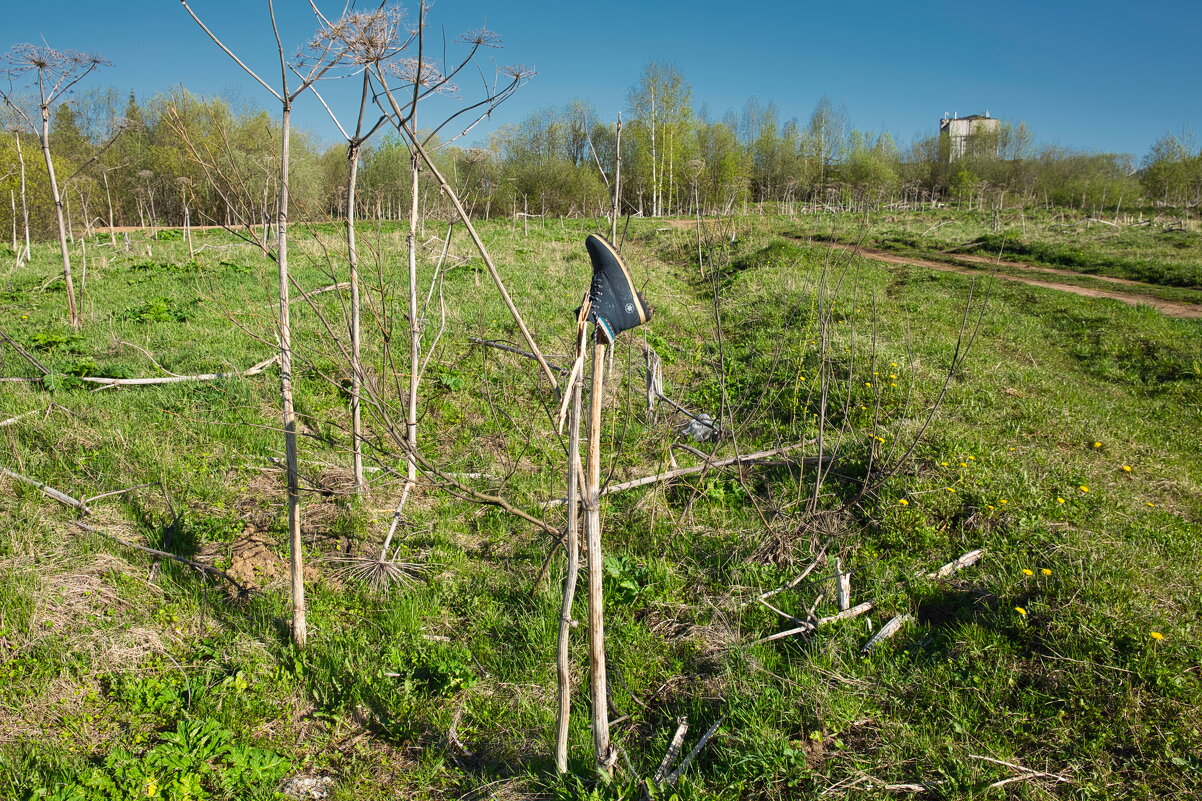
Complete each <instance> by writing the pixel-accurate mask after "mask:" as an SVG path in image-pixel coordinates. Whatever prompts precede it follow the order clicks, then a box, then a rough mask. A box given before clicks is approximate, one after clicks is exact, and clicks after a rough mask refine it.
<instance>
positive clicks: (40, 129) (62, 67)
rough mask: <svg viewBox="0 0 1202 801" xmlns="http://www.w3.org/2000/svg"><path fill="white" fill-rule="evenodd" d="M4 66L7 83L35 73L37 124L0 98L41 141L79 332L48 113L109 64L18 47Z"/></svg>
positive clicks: (70, 309) (70, 310)
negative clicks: (92, 73)
mask: <svg viewBox="0 0 1202 801" xmlns="http://www.w3.org/2000/svg"><path fill="white" fill-rule="evenodd" d="M4 64H5V67H4V70H3V71H4V73H5V74H6V76H7V77H8V79H9V81H14V80H18V79H20V78H23V77H25V76H27V75H30V74H34V73H36V81H37V90H38V93H37V98H38V99H37V104H38V112H39V115H40V120H39V121H38V122H37V123H35V122H34V120H33V119H32V118H31V117H30V116H29V114H28V113H26V111H25V109H23V108H22V107H21V106H20V105H19V104H18V103H17V102H16V101H15V100H14V99H13V97H12V96H11V94H10V93H8V92H4V91H0V98H2V99H3V100H4V102H5V103H7V104H8V105H9V106H10V107H11V108H12V109H13V111H15V112H16V114H17V116H18V117H19V118H20V119H22V120H23V121H24V122H25V124H26V125H28V126H29V128H30V130H32V131H33V132H34V133H36V134H37V135H38V138H39V140H40V141H41V145H42V157H43V158H44V159H45V160H46V177H47V179H48V180H49V183H50V196H51V198H52V199H53V201H54V216H55V222H56V223H57V225H58V243H59V252H60V254H61V255H62V260H63V281H64V283H65V284H66V290H67V317H68V319H69V322H70V323H71V327H72V328H79V327H80V326H81V325H82V323H81V322H80V319H79V309H78V308H77V307H76V300H75V281H74V279H73V278H72V276H71V253H70V251H69V249H68V246H67V225H66V222H65V221H64V219H63V196H62V193H61V192H59V186H58V179H57V178H56V176H55V173H54V158H53V156H51V154H50V109H51V108H52V107H53V106H54V105H55V104H56V103H57V102H59V101H60V100H61V99H62V97H63V95H65V94H66V93H67V92H69V91H71V89H72V88H74V86H75V85H76V84H77V83H79V82H80V81H82V80H83V79H84V78H85V77H87V76H88V75H89V74H91V72H92V71H93V70H95V69H96V68H97V67H100V66H107V65H108V64H109V62H108V61H106V60H105V59H103V58H101V57H100V56H97V55H92V54H89V53H80V52H78V51H75V50H55V49H53V48H51V47H45V46H38V45H32V44H20V45H17V46H16V47H14V48H13V49H12V50H10V51H9V52H8V53H7V54H6V55H5V57H4ZM22 174H24V173H22ZM22 194H24V193H22Z"/></svg>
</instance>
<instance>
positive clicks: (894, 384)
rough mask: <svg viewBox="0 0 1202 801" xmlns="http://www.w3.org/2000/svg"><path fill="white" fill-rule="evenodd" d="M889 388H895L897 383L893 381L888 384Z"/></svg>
mask: <svg viewBox="0 0 1202 801" xmlns="http://www.w3.org/2000/svg"><path fill="white" fill-rule="evenodd" d="M889 386H891V387H896V386H897V382H896V381H894V382H893V383H891V384H889Z"/></svg>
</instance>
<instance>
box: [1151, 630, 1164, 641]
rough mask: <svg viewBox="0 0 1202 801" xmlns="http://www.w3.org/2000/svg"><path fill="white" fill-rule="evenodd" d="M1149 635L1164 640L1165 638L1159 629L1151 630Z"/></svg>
mask: <svg viewBox="0 0 1202 801" xmlns="http://www.w3.org/2000/svg"><path fill="white" fill-rule="evenodd" d="M1148 636H1149V637H1151V638H1152V639H1154V640H1163V639H1164V635H1163V634H1161V633H1160V632H1159V631H1149V632H1148Z"/></svg>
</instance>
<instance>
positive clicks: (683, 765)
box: [664, 715, 726, 787]
mask: <svg viewBox="0 0 1202 801" xmlns="http://www.w3.org/2000/svg"><path fill="white" fill-rule="evenodd" d="M724 720H726V716H725V715H723V716H722V717H720V718H718V721H717V722H716V723H714V725H713V726H710V728H709V731H707V732H706V733H705V734H703V735H701V739H700V740H698V741H697V744H696V745H695V746H693V749H692V750H691V751H689V753H688V754H686V755H685V758H684V759H682V760H680V765H679V766H678V767H677V768H676V770H674V771H672V772H671V773H669V774H668V778H666V779H664V784H665V785H667V786H669V787H671V786H672V785H673V784H676V780H677V779H679V778H680V774H682V773H684V772H685V770H686V769H687V768H688V767H689V765H690V764H692V762H693V760H694V759H696V758H697V755H698V754H700V753H701V749H702V748H705V744H706V743H708V742H709V741H710V738H711V737H713V736H714V734H715V733H716V732H717V731H718V727H719V726H721V725H722V722H723V721H724Z"/></svg>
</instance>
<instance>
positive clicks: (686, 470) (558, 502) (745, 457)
mask: <svg viewBox="0 0 1202 801" xmlns="http://www.w3.org/2000/svg"><path fill="white" fill-rule="evenodd" d="M806 444H807V443H804V442H799V443H797V444H796V445H786V446H785V447H783V448H774V449H772V450H770V451H759V452H757V453H748V454H741V455H739V456H730V457H727V458H725V459H715V460H712V461H707V462H706V463H705V464H701V465H697V466H695V467H680V468H677V469H675V470H669V471H667V472H665V473H657V474H656V475H654V476H646V477H645V478H636V479H634V480H632V481H625V482H623V483H621V484H610V485H609V486H608V487H606V488H605V489H603V490H601V492H600V494H599V495H598V497H604V496H606V495H612V494H613V493H615V492H622V491H623V490H628V489H634V488H635V487H645V486H647V485H648V484H658V483H660V482H662V481H670V480H672V479H674V478H680V477H681V476H691V475H695V474H697V473H701V472H703V471H705V470H712V469H713V468H715V467H727V466H729V465H732V464H755V463H757V462H761V461H764V460H766V459H769V458H771V457H773V456H780V455H781V454H784V453H787V452H789V451H792V450H796V449H798V448H801V447H803V446H805V445H806ZM821 461H822V462H823V463H824V464H825V463H827V462H830V461H831V459H830V457H825V458H823V459H822V460H821ZM800 462H801V463H802V464H804V465H816V464H818V463H819V458H818V457H816V456H807V457H806V458H804V459H801V460H800ZM563 503H564V499H563V498H555V499H554V500H550V501H547V502H546V503H544V504H543V506H546V507H553V506H562V505H563Z"/></svg>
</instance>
